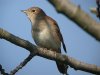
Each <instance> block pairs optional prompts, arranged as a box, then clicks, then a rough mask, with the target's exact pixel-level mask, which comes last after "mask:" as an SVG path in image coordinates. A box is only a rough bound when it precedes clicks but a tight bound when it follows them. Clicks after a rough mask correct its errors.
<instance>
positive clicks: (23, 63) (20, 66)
mask: <svg viewBox="0 0 100 75" xmlns="http://www.w3.org/2000/svg"><path fill="white" fill-rule="evenodd" d="M33 56H34V55H33V54H30V55H29V56H28V57H27V58H26V59H25V60H24V61H23V62H21V63H20V65H18V66H17V67H16V68H15V69H14V70H13V71H11V72H10V75H15V73H17V72H18V70H19V69H21V68H22V67H24V66H25V65H26V64H27V63H28V62H29V61H30V60H31V59H32V58H33Z"/></svg>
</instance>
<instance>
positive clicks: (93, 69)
mask: <svg viewBox="0 0 100 75" xmlns="http://www.w3.org/2000/svg"><path fill="white" fill-rule="evenodd" d="M0 38H2V39H5V40H7V41H9V42H11V43H13V44H15V45H17V46H19V47H22V48H25V49H26V50H28V51H29V52H31V53H32V54H33V55H34V56H35V55H38V56H41V57H44V58H47V59H50V60H54V61H59V62H62V63H65V64H67V65H69V66H70V67H72V68H74V69H75V70H82V71H86V72H90V73H93V74H100V67H98V66H96V65H92V64H87V63H84V62H81V61H78V60H76V59H74V58H72V57H69V56H67V55H61V54H60V53H56V52H53V51H50V50H46V49H43V48H40V47H37V46H35V45H33V44H32V43H30V42H28V41H27V40H23V39H21V38H19V37H17V36H15V35H13V34H11V33H9V32H7V31H5V30H3V29H2V28H0Z"/></svg>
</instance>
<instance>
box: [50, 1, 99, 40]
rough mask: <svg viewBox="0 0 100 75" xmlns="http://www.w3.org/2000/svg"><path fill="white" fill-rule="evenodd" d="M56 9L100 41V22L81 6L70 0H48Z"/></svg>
mask: <svg viewBox="0 0 100 75" xmlns="http://www.w3.org/2000/svg"><path fill="white" fill-rule="evenodd" d="M48 1H49V2H50V3H51V4H52V5H54V7H55V8H56V10H57V11H58V12H60V13H62V14H64V15H65V16H67V17H68V18H69V19H70V20H72V21H73V22H75V23H76V24H77V25H78V26H79V27H81V28H82V29H83V30H84V31H86V32H87V33H89V34H90V35H91V36H93V37H94V38H95V39H97V40H99V41H100V23H97V22H96V21H95V20H93V19H92V18H91V17H90V16H89V14H87V13H85V12H84V11H83V10H82V9H81V8H80V6H76V5H75V4H73V3H71V2H70V0H48Z"/></svg>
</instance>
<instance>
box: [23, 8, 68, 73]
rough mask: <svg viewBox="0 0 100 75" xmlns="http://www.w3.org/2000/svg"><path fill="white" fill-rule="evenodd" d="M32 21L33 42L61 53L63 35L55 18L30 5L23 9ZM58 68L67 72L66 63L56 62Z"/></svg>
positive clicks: (61, 71) (62, 71)
mask: <svg viewBox="0 0 100 75" xmlns="http://www.w3.org/2000/svg"><path fill="white" fill-rule="evenodd" d="M24 12H25V13H26V14H27V16H28V18H29V20H30V21H31V23H32V37H33V39H34V41H35V43H36V44H37V45H38V46H40V47H43V48H47V49H52V50H54V51H55V52H58V53H61V43H62V45H63V49H64V50H65V52H66V46H65V44H64V40H63V37H62V35H61V33H60V29H59V27H58V25H57V23H56V21H55V20H53V19H52V18H50V17H49V16H47V15H46V14H45V12H44V11H43V10H42V9H40V8H38V7H31V8H29V9H27V10H24ZM56 64H57V67H58V70H59V71H60V73H62V74H67V65H65V64H62V63H60V62H58V61H57V62H56Z"/></svg>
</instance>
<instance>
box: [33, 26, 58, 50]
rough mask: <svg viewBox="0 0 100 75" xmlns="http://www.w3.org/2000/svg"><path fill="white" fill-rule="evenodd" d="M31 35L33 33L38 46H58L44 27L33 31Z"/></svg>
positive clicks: (55, 47)
mask: <svg viewBox="0 0 100 75" xmlns="http://www.w3.org/2000/svg"><path fill="white" fill-rule="evenodd" d="M32 35H33V38H34V41H35V43H36V44H37V45H38V46H41V47H44V48H53V49H57V48H58V46H57V45H56V42H55V40H54V38H53V36H52V34H51V33H50V30H49V29H48V28H45V29H43V30H42V31H33V32H32Z"/></svg>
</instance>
